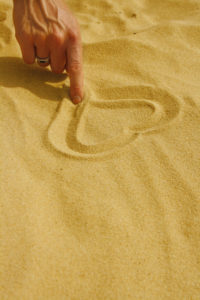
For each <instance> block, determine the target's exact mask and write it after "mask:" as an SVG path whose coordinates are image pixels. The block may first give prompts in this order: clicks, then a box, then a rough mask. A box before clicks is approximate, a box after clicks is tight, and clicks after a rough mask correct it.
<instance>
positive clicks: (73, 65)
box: [67, 37, 83, 103]
mask: <svg viewBox="0 0 200 300" xmlns="http://www.w3.org/2000/svg"><path fill="white" fill-rule="evenodd" d="M67 60H68V61H67V64H68V72H69V78H70V96H71V99H72V101H73V102H74V103H79V102H80V101H81V100H82V98H83V63H82V45H81V39H80V37H73V38H69V40H68V43H67Z"/></svg>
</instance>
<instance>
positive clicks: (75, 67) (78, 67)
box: [69, 60, 81, 73]
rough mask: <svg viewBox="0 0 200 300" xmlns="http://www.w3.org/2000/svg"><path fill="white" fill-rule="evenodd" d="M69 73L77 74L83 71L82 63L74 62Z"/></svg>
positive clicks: (70, 65)
mask: <svg viewBox="0 0 200 300" xmlns="http://www.w3.org/2000/svg"><path fill="white" fill-rule="evenodd" d="M69 71H70V72H72V73H73V72H74V73H77V72H79V71H81V63H80V62H79V61H77V60H73V61H72V62H71V64H69Z"/></svg>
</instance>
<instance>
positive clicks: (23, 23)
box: [13, 0, 84, 104]
mask: <svg viewBox="0 0 200 300" xmlns="http://www.w3.org/2000/svg"><path fill="white" fill-rule="evenodd" d="M13 22H14V26H15V37H16V39H17V41H18V43H19V45H20V48H21V51H22V56H23V59H24V62H25V63H27V64H33V63H34V62H35V57H36V56H38V57H41V58H45V57H49V58H50V66H51V70H52V71H53V72H55V73H62V72H63V71H64V70H66V71H67V72H68V73H69V78H70V97H71V99H72V101H73V102H74V103H75V104H76V103H78V102H80V101H78V98H77V97H80V100H82V98H83V96H84V94H83V77H84V75H83V63H82V56H83V54H82V41H81V34H80V27H79V24H78V22H77V20H76V18H75V17H74V16H73V14H72V12H71V11H70V10H69V8H68V7H67V5H66V4H65V3H64V1H63V0H37V1H35V0H25V1H22V0H14V8H13ZM39 65H40V66H41V67H46V66H48V65H49V64H48V63H46V64H39Z"/></svg>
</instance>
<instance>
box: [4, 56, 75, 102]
mask: <svg viewBox="0 0 200 300" xmlns="http://www.w3.org/2000/svg"><path fill="white" fill-rule="evenodd" d="M67 77H68V75H67V74H66V73H62V74H56V73H53V72H52V71H51V70H50V69H48V68H42V67H40V66H38V65H37V64H36V63H35V64H32V65H27V64H25V63H24V62H23V60H22V59H21V58H18V57H0V86H4V87H9V88H14V87H22V88H25V89H27V90H29V91H30V92H32V93H33V94H35V95H36V96H37V97H39V98H43V99H46V100H52V101H58V100H60V96H59V95H60V90H61V87H60V85H59V83H61V82H63V81H64V80H65V79H66V78H67ZM54 84H55V85H56V84H57V86H54ZM65 88H66V85H65ZM67 94H68V95H69V88H67V90H66V96H67Z"/></svg>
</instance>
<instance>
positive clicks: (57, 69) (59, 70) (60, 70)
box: [51, 66, 63, 74]
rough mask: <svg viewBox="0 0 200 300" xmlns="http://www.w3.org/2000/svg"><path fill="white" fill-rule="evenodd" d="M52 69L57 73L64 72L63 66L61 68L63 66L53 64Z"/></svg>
mask: <svg viewBox="0 0 200 300" xmlns="http://www.w3.org/2000/svg"><path fill="white" fill-rule="evenodd" d="M51 70H52V72H53V73H56V74H61V73H62V72H63V68H61V67H55V66H51Z"/></svg>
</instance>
